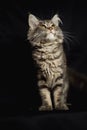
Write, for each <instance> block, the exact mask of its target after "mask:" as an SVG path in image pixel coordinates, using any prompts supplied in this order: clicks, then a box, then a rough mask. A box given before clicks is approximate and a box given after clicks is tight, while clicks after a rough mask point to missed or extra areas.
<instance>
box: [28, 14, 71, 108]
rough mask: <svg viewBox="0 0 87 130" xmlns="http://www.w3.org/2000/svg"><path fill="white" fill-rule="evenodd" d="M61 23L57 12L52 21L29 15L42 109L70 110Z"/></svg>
mask: <svg viewBox="0 0 87 130" xmlns="http://www.w3.org/2000/svg"><path fill="white" fill-rule="evenodd" d="M60 22H61V20H60V18H59V16H58V15H57V14H55V15H54V16H53V18H52V19H50V20H40V19H38V18H37V17H36V16H34V15H32V14H29V20H28V23H29V30H28V35H27V37H28V40H29V41H30V43H31V46H32V48H33V49H32V56H33V60H34V61H35V64H36V66H37V84H38V89H39V93H40V96H41V101H42V105H41V106H40V108H39V110H53V109H56V110H68V109H69V108H68V106H67V94H68V88H69V83H68V75H67V61H66V56H65V53H64V50H63V41H64V35H63V32H62V30H61V28H60V26H59V23H60Z"/></svg>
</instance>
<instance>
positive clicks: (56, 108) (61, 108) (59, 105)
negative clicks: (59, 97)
mask: <svg viewBox="0 0 87 130" xmlns="http://www.w3.org/2000/svg"><path fill="white" fill-rule="evenodd" d="M55 110H69V107H68V106H67V105H66V104H58V105H56V106H55Z"/></svg>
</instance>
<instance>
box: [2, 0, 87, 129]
mask: <svg viewBox="0 0 87 130" xmlns="http://www.w3.org/2000/svg"><path fill="white" fill-rule="evenodd" d="M28 13H32V14H34V15H36V16H37V17H40V18H41V19H48V18H51V17H52V16H53V15H54V14H55V13H58V14H59V16H60V18H61V20H62V21H63V25H60V26H61V28H62V30H63V31H66V32H69V33H70V35H71V36H72V37H71V40H68V43H67V44H64V45H65V50H66V54H67V60H68V66H70V67H72V68H73V69H75V70H77V71H78V72H80V73H83V74H85V75H87V67H86V66H87V61H86V57H87V4H86V2H85V1H78V0H77V1H76V0H75V1H74V0H66V1H64V0H56V1H53V0H52V1H50V0H47V1H46V0H43V1H37V0H36V1H34V0H12V1H5V0H3V1H2V2H1V4H0V108H1V111H0V114H1V115H2V116H1V117H2V118H0V120H1V122H2V125H3V126H6V127H7V125H9V128H11V129H13V128H14V129H18V128H21V129H29V128H30V129H35V128H36V127H37V129H49V128H52V129H53V128H54V129H55V128H56V126H57V127H59V129H65V128H66V129H74V128H78V129H80V128H81V129H82V128H85V127H87V126H86V123H87V121H86V119H87V113H86V111H87V101H86V98H87V96H86V94H87V93H82V92H79V91H78V90H77V89H76V90H73V91H72V92H71V93H70V94H71V95H70V99H69V100H70V102H71V103H72V107H71V110H72V111H70V112H68V113H67V112H66V113H65V112H52V113H50V112H48V113H46V112H44V113H43V112H42V113H40V112H38V111H37V108H38V105H39V104H40V101H39V95H38V92H37V89H36V84H35V83H36V81H35V78H34V76H35V69H34V67H33V62H32V58H31V47H30V45H29V44H28V41H27V31H28ZM78 111H79V113H78ZM6 115H9V117H7V116H6ZM4 116H5V117H4ZM26 116H27V117H26ZM31 116H32V120H31ZM66 119H67V120H66ZM7 120H8V121H7ZM40 120H41V121H40ZM49 120H50V121H51V123H50V121H49ZM62 120H63V122H64V127H63V126H62ZM77 120H79V121H77ZM57 121H59V124H58V122H57ZM75 121H76V122H75ZM19 122H20V123H19ZM68 122H69V123H70V124H69V125H68ZM44 123H45V124H44ZM46 123H47V124H46ZM52 123H53V124H52ZM80 123H81V124H80ZM43 126H44V127H43ZM46 126H47V128H46ZM51 126H52V127H51ZM53 126H55V127H53ZM3 129H4V127H3Z"/></svg>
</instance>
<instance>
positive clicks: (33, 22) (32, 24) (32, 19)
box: [28, 14, 39, 30]
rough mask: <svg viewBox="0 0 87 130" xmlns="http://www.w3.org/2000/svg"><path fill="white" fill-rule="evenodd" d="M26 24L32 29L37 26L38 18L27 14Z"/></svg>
mask: <svg viewBox="0 0 87 130" xmlns="http://www.w3.org/2000/svg"><path fill="white" fill-rule="evenodd" d="M28 24H29V26H30V28H31V29H32V30H33V29H35V28H36V27H37V26H38V24H39V20H38V19H37V18H36V17H35V16H34V15H33V14H29V17H28Z"/></svg>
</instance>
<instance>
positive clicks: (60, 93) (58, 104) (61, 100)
mask: <svg viewBox="0 0 87 130" xmlns="http://www.w3.org/2000/svg"><path fill="white" fill-rule="evenodd" d="M63 89H64V88H63V86H61V87H60V86H56V88H55V89H54V91H53V97H54V107H55V109H56V110H68V106H67V104H66V94H65V92H64V90H63Z"/></svg>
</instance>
